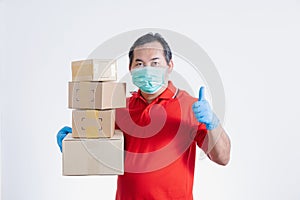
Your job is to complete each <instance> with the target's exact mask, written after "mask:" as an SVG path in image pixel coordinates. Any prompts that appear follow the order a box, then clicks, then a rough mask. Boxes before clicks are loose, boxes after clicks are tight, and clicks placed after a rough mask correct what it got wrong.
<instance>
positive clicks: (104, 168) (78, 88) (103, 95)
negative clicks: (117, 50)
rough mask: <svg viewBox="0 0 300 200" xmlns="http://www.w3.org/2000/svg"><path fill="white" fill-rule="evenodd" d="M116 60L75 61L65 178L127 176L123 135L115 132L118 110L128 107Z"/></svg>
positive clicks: (64, 149) (65, 157)
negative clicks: (75, 176)
mask: <svg viewBox="0 0 300 200" xmlns="http://www.w3.org/2000/svg"><path fill="white" fill-rule="evenodd" d="M116 69H117V63H116V61H114V60H100V59H90V60H83V61H75V62H72V82H69V108H72V109H74V110H73V111H72V134H69V135H67V137H66V138H65V139H64V140H63V175H101V174H123V173H124V164H123V162H124V138H123V133H122V132H121V131H119V130H115V108H121V107H125V106H126V85H125V83H118V82H115V81H116V80H117V72H116Z"/></svg>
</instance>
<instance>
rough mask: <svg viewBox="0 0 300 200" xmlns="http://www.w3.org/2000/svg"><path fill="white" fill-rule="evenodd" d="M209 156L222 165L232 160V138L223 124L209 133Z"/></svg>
mask: <svg viewBox="0 0 300 200" xmlns="http://www.w3.org/2000/svg"><path fill="white" fill-rule="evenodd" d="M207 137H208V138H207V139H208V148H207V151H206V153H207V155H208V156H209V158H210V159H211V160H212V161H214V162H215V163H218V164H220V165H227V164H228V162H229V160H230V148H231V145H230V139H229V137H228V135H227V134H226V132H225V130H224V129H223V127H222V126H221V125H219V126H218V127H216V128H215V129H212V130H208V133H207Z"/></svg>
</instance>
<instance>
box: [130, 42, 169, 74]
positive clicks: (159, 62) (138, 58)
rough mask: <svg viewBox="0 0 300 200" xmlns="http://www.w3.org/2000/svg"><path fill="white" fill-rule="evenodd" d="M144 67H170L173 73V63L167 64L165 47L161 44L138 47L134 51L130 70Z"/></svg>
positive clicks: (153, 43)
mask: <svg viewBox="0 0 300 200" xmlns="http://www.w3.org/2000/svg"><path fill="white" fill-rule="evenodd" d="M144 66H152V67H169V72H171V70H172V68H173V62H172V61H170V63H167V61H166V59H165V56H164V51H163V47H162V45H161V44H160V43H159V42H151V43H146V44H144V45H142V46H138V47H136V48H135V49H134V51H133V59H132V64H131V66H130V70H133V69H136V68H139V67H144Z"/></svg>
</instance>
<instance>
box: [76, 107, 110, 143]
mask: <svg viewBox="0 0 300 200" xmlns="http://www.w3.org/2000/svg"><path fill="white" fill-rule="evenodd" d="M114 131H115V110H73V111H72V136H73V137H74V138H100V137H112V136H113V134H114Z"/></svg>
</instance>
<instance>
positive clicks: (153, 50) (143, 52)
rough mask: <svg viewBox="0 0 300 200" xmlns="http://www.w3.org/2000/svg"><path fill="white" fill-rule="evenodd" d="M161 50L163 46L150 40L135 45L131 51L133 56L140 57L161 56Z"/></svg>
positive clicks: (162, 53)
mask: <svg viewBox="0 0 300 200" xmlns="http://www.w3.org/2000/svg"><path fill="white" fill-rule="evenodd" d="M163 50H164V49H163V46H162V45H161V44H160V43H159V42H157V41H155V42H150V43H146V44H144V45H141V46H137V47H136V48H135V49H134V51H133V57H134V58H140V57H151V56H163V55H164V52H163Z"/></svg>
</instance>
